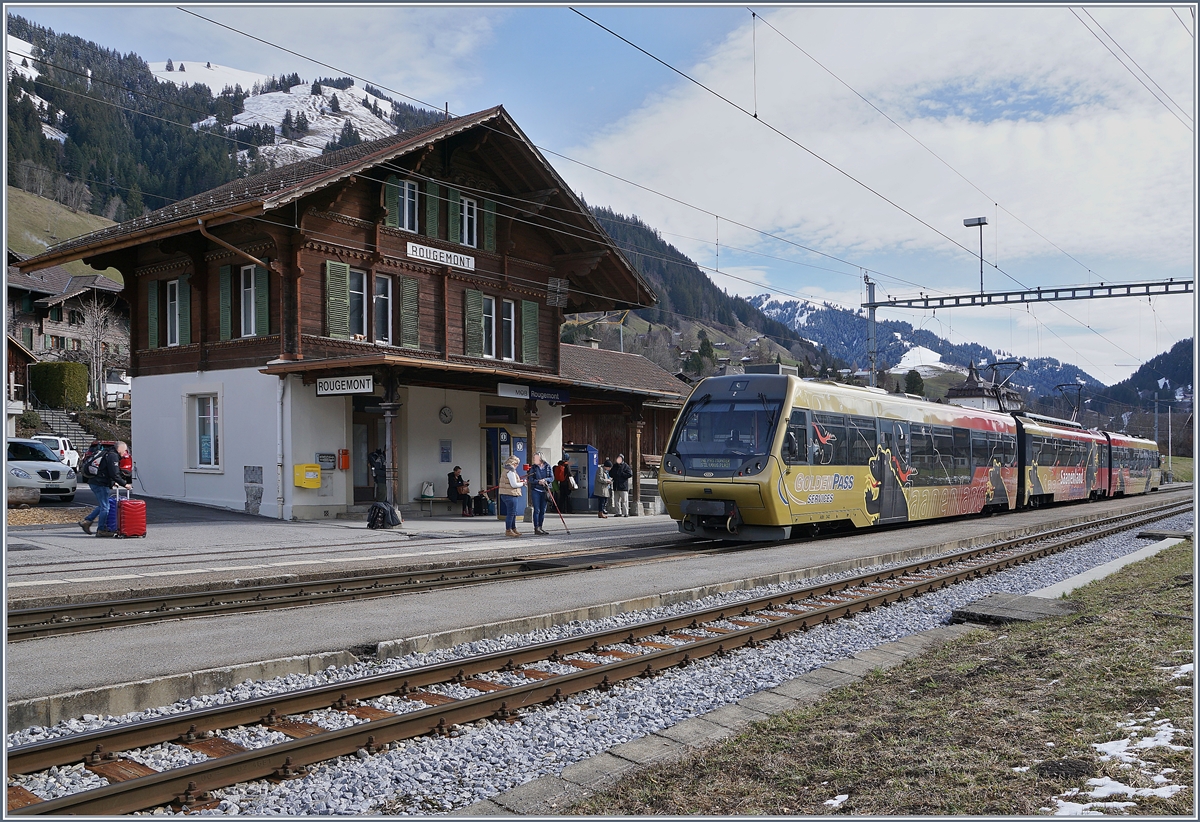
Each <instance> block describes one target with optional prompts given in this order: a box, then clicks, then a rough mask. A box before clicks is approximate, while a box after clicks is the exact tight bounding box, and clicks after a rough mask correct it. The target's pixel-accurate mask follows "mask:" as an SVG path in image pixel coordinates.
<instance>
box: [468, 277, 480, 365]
mask: <svg viewBox="0 0 1200 822" xmlns="http://www.w3.org/2000/svg"><path fill="white" fill-rule="evenodd" d="M463 304H464V306H465V309H466V321H465V324H464V326H463V347H464V349H465V351H466V355H467V356H468V357H482V356H483V292H482V291H464V292H463Z"/></svg>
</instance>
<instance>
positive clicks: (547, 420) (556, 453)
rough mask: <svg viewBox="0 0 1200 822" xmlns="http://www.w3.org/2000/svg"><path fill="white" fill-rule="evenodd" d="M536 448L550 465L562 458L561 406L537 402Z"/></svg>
mask: <svg viewBox="0 0 1200 822" xmlns="http://www.w3.org/2000/svg"><path fill="white" fill-rule="evenodd" d="M537 408H538V421H537V448H535V449H534V450H535V451H537V450H540V451H541V452H542V454H543V456H545V458H546V461H547V462H548V463H550V464H551V465H554V463H556V462H558V461H559V460H560V459H562V455H563V449H562V406H561V405H555V406H552V405H550V403H548V402H538V404H537Z"/></svg>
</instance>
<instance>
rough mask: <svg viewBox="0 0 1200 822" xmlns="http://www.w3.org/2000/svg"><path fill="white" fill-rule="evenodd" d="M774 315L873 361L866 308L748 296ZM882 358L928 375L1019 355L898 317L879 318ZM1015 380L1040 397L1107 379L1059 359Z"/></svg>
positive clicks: (1027, 369) (851, 355)
mask: <svg viewBox="0 0 1200 822" xmlns="http://www.w3.org/2000/svg"><path fill="white" fill-rule="evenodd" d="M747 302H749V303H750V304H751V305H752V306H754V307H755V308H757V309H759V310H760V311H762V313H763V314H765V315H767V316H768V317H771V318H772V319H776V320H779V321H780V322H782V323H784V324H786V325H787V326H788V327H790V328H793V329H795V330H796V331H797V332H799V333H801V334H803V335H804V336H805V337H806V338H808V339H811V340H815V341H816V342H818V343H820V344H821V345H824V346H826V347H827V348H828V349H829V352H830V353H831V354H833V355H834V356H835V357H839V358H841V359H843V360H845V361H846V362H848V363H852V364H853V365H855V366H856V367H860V368H863V367H866V365H867V317H866V312H864V311H850V310H847V309H845V308H839V307H837V306H834V305H830V304H829V303H825V304H822V305H817V304H816V303H812V302H809V301H807V300H792V299H780V298H778V297H775V296H774V295H771V294H760V295H758V296H757V297H751V298H749V299H748V300H747ZM875 333H876V340H877V347H878V355H877V356H878V360H877V361H878V362H879V364H880V365H881V367H883V368H884V369H886V370H887V371H888V373H890V374H897V375H903V374H906V373H908V371H909V370H915V371H916V372H917V373H919V374H920V375H921V377H922V379H929V378H931V377H937V376H939V375H941V374H945V373H947V372H951V371H955V372H959V373H962V374H965V373H966V369H967V366H968V365H970V363H972V362H974V363H975V364H976V365H978V366H983V365H985V364H987V363H993V362H1001V361H1004V360H1011V359H1013V355H1012V354H1011V353H1009V352H1005V351H1000V350H995V349H991V348H988V347H987V346H984V345H980V344H978V343H971V342H966V343H952V342H950V341H949V340H946V339H944V338H942V337H939V336H937V335H936V334H934V333H933V332H932V331H929V330H928V329H925V328H914V327H913V326H912V325H911V324H910V323H906V322H900V321H896V320H878V321H877V322H876V332H875ZM1022 362H1024V364H1025V365H1024V368H1022V369H1021V370H1020V371H1018V372H1017V373H1016V374H1015V375H1014V376H1013V377H1012V380H1011V384H1013V385H1015V386H1016V387H1018V388H1021V389H1022V390H1024V391H1027V392H1030V393H1032V394H1033V395H1034V396H1037V397H1043V396H1051V395H1055V394H1056V393H1057V392H1056V391H1055V388H1054V387H1055V386H1056V385H1059V384H1061V383H1079V384H1081V385H1086V386H1090V387H1092V388H1102V387H1103V383H1101V382H1100V381H1099V380H1097V379H1096V378H1095V377H1093V376H1091V375H1090V374H1088V373H1087V372H1085V371H1083V370H1082V369H1080V368H1078V367H1076V366H1074V365H1072V364H1071V363H1064V362H1059V361H1058V360H1056V359H1054V358H1053V357H1041V358H1035V359H1024V358H1022Z"/></svg>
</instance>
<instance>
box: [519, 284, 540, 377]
mask: <svg viewBox="0 0 1200 822" xmlns="http://www.w3.org/2000/svg"><path fill="white" fill-rule="evenodd" d="M521 362H526V363H529V364H530V365H537V364H538V304H537V303H535V302H533V301H532V300H521Z"/></svg>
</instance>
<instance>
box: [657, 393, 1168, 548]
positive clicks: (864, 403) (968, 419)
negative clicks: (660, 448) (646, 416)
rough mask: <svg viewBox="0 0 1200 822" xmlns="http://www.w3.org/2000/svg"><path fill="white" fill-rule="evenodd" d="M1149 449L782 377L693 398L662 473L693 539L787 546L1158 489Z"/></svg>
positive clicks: (1028, 419) (1153, 449)
mask: <svg viewBox="0 0 1200 822" xmlns="http://www.w3.org/2000/svg"><path fill="white" fill-rule="evenodd" d="M1161 481H1162V472H1161V470H1160V461H1159V453H1158V446H1157V445H1156V444H1155V443H1154V442H1153V441H1152V440H1145V439H1140V438H1136V437H1129V436H1125V435H1122V434H1113V433H1109V432H1105V431H1093V430H1090V429H1086V428H1084V427H1083V426H1081V425H1078V424H1077V423H1072V422H1068V421H1066V420H1058V419H1054V418H1050V417H1043V416H1038V415H1035V414H1026V413H1020V412H1018V413H1003V412H998V411H984V410H978V409H972V408H963V407H959V406H954V405H941V404H937V403H931V402H928V401H925V400H922V399H916V398H911V397H907V396H903V395H895V394H888V393H887V392H885V391H883V390H881V389H877V388H860V387H855V386H847V385H841V384H837V383H831V382H816V381H809V380H801V379H798V378H796V377H792V376H786V375H777V374H745V375H737V376H728V377H710V378H708V379H705V380H702V381H701V382H699V383H698V384H697V385H696V386H695V388H694V389H693V390H692V393H691V396H690V397H689V398H688V402H687V404H686V405H685V406H684V408H683V411H682V412H681V413H680V415H679V417H678V419H677V420H676V422H675V428H674V430H673V431H672V433H671V439H670V441H669V445H668V447H667V449H666V453H665V454H664V455H663V460H662V468H661V470H660V471H659V493H660V494H661V496H662V499H663V501H664V503H666V507H667V512H668V513H669V514H670V515H671V517H673V518H674V519H676V520H678V522H679V528H680V530H681V531H682V532H684V533H686V534H693V535H696V536H707V537H724V538H734V537H736V538H738V539H751V540H774V539H785V538H787V537H788V536H793V535H803V534H814V533H816V532H817V531H819V530H823V529H827V528H831V527H842V526H846V525H852V526H854V527H856V528H866V527H871V526H874V525H883V524H890V523H902V522H917V521H925V520H933V519H938V518H942V517H953V516H960V515H963V514H975V513H980V512H992V511H995V512H999V511H1012V510H1016V509H1019V508H1033V507H1037V506H1040V505H1044V504H1048V503H1052V502H1061V501H1066V500H1083V499H1099V498H1103V497H1108V496H1116V495H1121V494H1142V493H1147V492H1149V491H1154V490H1157V489H1158V487H1159V485H1160V483H1161Z"/></svg>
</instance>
